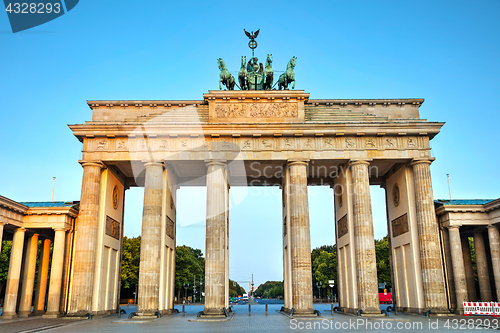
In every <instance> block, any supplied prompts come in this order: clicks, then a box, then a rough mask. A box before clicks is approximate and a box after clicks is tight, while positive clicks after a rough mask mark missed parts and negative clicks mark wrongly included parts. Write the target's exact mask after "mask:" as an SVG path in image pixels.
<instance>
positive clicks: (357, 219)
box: [349, 161, 380, 314]
mask: <svg viewBox="0 0 500 333" xmlns="http://www.w3.org/2000/svg"><path fill="white" fill-rule="evenodd" d="M369 165H370V162H368V161H352V162H350V163H349V167H350V168H351V173H352V184H353V195H352V201H353V226H354V246H355V253H356V275H357V276H358V281H357V287H358V288H357V289H358V307H359V308H360V309H362V310H363V314H380V306H379V299H378V279H377V263H376V257H375V238H374V235H373V217H372V206H371V198H370V180H369V174H368V166H369Z"/></svg>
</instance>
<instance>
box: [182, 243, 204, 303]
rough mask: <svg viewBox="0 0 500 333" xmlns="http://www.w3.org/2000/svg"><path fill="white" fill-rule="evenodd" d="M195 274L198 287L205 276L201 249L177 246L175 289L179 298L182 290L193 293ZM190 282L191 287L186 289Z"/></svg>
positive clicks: (189, 293)
mask: <svg viewBox="0 0 500 333" xmlns="http://www.w3.org/2000/svg"><path fill="white" fill-rule="evenodd" d="M195 276H196V281H197V286H196V287H197V288H198V287H199V286H200V285H199V281H200V279H202V278H203V277H204V276H205V258H203V253H202V252H201V250H200V249H193V248H191V247H189V246H185V245H182V246H177V247H176V251H175V290H176V291H177V295H178V296H177V297H178V298H180V296H181V292H182V293H183V294H184V293H186V292H187V294H188V295H192V291H193V282H194V280H195ZM188 283H189V288H188V289H187V291H186V290H185V289H184V286H185V285H187V284H188ZM184 284H185V285H184ZM198 291H199V289H198Z"/></svg>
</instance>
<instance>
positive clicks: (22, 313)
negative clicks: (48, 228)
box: [18, 234, 38, 318]
mask: <svg viewBox="0 0 500 333" xmlns="http://www.w3.org/2000/svg"><path fill="white" fill-rule="evenodd" d="M37 252H38V234H34V235H32V236H31V237H30V238H29V240H28V243H27V245H26V252H25V259H24V270H23V283H22V287H21V299H20V301H19V313H18V315H19V317H24V318H26V317H28V316H29V315H30V314H31V304H32V302H33V286H34V284H35V272H36V255H37Z"/></svg>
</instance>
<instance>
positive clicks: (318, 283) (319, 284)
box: [316, 282, 323, 302]
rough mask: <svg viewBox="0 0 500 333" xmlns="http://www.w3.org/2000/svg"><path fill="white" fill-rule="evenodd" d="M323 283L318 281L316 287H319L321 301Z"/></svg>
mask: <svg viewBox="0 0 500 333" xmlns="http://www.w3.org/2000/svg"><path fill="white" fill-rule="evenodd" d="M322 285H323V283H322V282H316V287H318V295H319V300H320V302H321V286H322Z"/></svg>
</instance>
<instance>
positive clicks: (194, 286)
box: [193, 275, 196, 303]
mask: <svg viewBox="0 0 500 333" xmlns="http://www.w3.org/2000/svg"><path fill="white" fill-rule="evenodd" d="M193 303H196V275H195V276H194V278H193Z"/></svg>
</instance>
